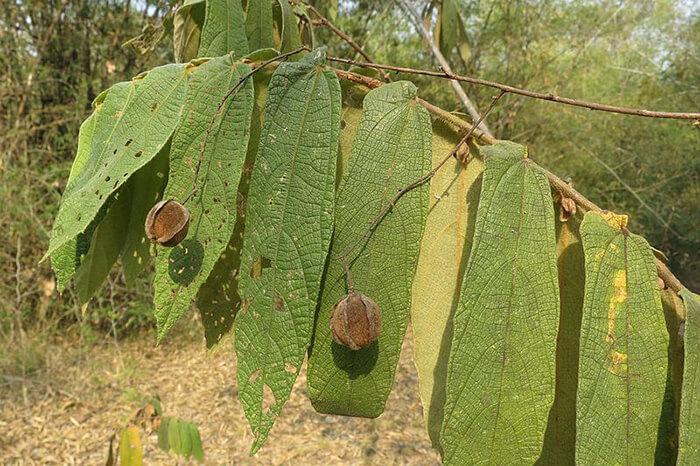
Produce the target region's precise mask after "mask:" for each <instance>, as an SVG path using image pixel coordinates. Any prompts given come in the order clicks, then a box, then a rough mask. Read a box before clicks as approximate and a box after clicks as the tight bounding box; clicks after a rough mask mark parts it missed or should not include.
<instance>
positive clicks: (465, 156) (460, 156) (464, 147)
mask: <svg viewBox="0 0 700 466" xmlns="http://www.w3.org/2000/svg"><path fill="white" fill-rule="evenodd" d="M455 158H456V159H457V160H459V161H460V162H462V163H467V161H468V160H469V144H467V143H466V142H465V143H463V144H460V145H459V147H457V150H456V151H455Z"/></svg>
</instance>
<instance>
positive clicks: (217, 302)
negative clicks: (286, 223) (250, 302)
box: [197, 70, 271, 348]
mask: <svg viewBox="0 0 700 466" xmlns="http://www.w3.org/2000/svg"><path fill="white" fill-rule="evenodd" d="M270 76H271V72H268V71H265V70H260V71H258V72H256V73H255V75H253V87H254V90H255V99H254V102H253V114H252V117H251V120H250V138H249V140H248V150H247V154H246V160H245V163H244V164H243V170H242V173H241V181H240V182H239V183H238V197H237V200H236V211H237V213H238V216H237V218H236V224H235V225H234V227H233V233H232V234H231V239H230V240H229V243H228V245H227V246H226V249H225V250H224V252H223V253H222V254H221V256H219V259H218V260H217V261H216V264H215V265H214V268H213V269H212V271H211V273H210V274H209V277H207V281H206V282H205V283H204V284H203V285H202V286H201V288H200V289H199V293H198V294H197V308H198V309H199V312H200V316H201V317H202V326H203V327H204V337H205V338H206V342H207V348H211V347H213V346H214V345H215V344H217V343H218V342H219V341H220V340H221V338H222V337H223V336H224V335H225V334H227V333H228V332H229V331H230V330H231V327H232V326H233V320H234V318H235V316H236V313H237V312H238V310H239V309H240V305H241V299H240V295H239V293H238V281H239V277H240V274H239V270H240V266H241V249H242V248H243V234H244V232H245V204H246V200H247V199H248V189H249V186H250V173H251V171H252V169H253V162H254V161H255V154H257V152H258V146H259V144H260V131H261V129H262V123H263V112H264V111H265V101H266V100H267V87H268V84H269V82H270Z"/></svg>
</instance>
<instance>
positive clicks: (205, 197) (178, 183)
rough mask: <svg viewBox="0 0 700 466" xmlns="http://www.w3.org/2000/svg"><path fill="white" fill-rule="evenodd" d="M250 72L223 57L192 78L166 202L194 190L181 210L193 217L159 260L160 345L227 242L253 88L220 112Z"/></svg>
mask: <svg viewBox="0 0 700 466" xmlns="http://www.w3.org/2000/svg"><path fill="white" fill-rule="evenodd" d="M249 71H250V67H249V66H248V65H245V64H242V63H233V62H232V61H231V57H230V56H228V55H227V56H224V57H220V58H215V59H213V60H211V61H208V62H207V63H205V64H203V65H201V66H200V67H199V68H198V69H197V70H196V71H194V72H193V74H192V77H191V79H190V85H189V88H188V91H187V97H186V102H185V109H184V112H183V116H182V120H181V123H180V125H179V126H178V129H177V130H176V131H175V134H174V135H173V140H172V146H171V151H170V174H169V176H168V185H167V187H166V189H165V193H164V195H163V197H164V198H165V199H181V200H182V199H185V198H186V197H187V196H188V195H189V194H190V193H191V192H192V189H193V188H196V191H195V193H194V195H192V196H191V198H190V199H189V201H188V202H187V205H186V207H187V208H188V209H189V212H190V227H189V231H188V234H187V237H186V238H185V239H184V240H183V241H182V242H181V243H180V244H179V245H178V246H176V247H175V248H172V249H162V250H160V251H159V254H158V260H157V261H156V278H155V296H154V302H155V315H156V323H157V325H158V339H159V340H160V339H162V338H163V337H164V336H165V334H166V333H167V332H168V331H169V330H170V329H171V328H172V326H173V325H174V324H175V322H177V320H178V319H179V318H180V317H181V316H182V315H183V314H184V313H185V311H186V310H187V309H188V308H189V306H190V303H191V302H192V300H193V299H194V297H195V296H196V294H197V291H198V289H199V287H200V286H201V285H202V283H204V281H205V280H206V279H207V277H208V276H209V273H210V272H211V270H212V268H213V267H214V263H215V262H216V260H217V259H218V258H219V256H220V255H221V253H222V252H223V251H224V249H225V248H226V244H227V243H228V241H229V239H230V238H231V234H232V232H233V228H234V223H235V221H236V192H237V189H238V181H239V179H240V176H241V168H242V166H243V161H244V160H245V154H246V148H247V145H248V137H249V134H250V131H249V129H250V117H251V112H252V107H253V85H252V82H251V81H250V80H246V82H245V83H244V84H243V85H241V86H240V87H239V88H238V89H237V90H236V91H235V92H234V93H233V94H232V95H231V96H230V98H229V99H228V100H227V101H226V103H225V104H224V105H223V106H222V107H221V108H220V110H217V108H218V106H219V104H220V103H221V102H222V99H223V98H224V96H225V95H226V94H227V92H228V91H229V89H231V88H233V87H234V86H235V85H236V84H238V82H239V81H240V79H241V78H242V77H243V75H245V74H246V73H247V72H249ZM205 138H206V141H205V143H204V144H203V140H204V139H205ZM195 177H196V178H197V179H196V182H195Z"/></svg>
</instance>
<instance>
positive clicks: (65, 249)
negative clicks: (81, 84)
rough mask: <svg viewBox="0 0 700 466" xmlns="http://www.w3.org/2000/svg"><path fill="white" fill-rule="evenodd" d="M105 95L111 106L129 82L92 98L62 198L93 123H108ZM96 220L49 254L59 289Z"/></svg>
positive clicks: (84, 160) (88, 144)
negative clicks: (104, 109)
mask: <svg viewBox="0 0 700 466" xmlns="http://www.w3.org/2000/svg"><path fill="white" fill-rule="evenodd" d="M108 95H110V96H111V97H110V100H109V102H108V107H112V106H113V105H114V102H120V101H126V99H127V97H128V95H129V85H128V83H118V84H115V85H114V86H112V87H111V88H110V89H108V90H107V91H104V92H102V93H101V94H100V95H99V96H98V97H97V98H96V99H95V101H94V102H93V108H94V110H93V113H92V114H91V115H90V116H89V117H88V118H87V119H86V120H85V121H84V122H83V124H82V125H81V126H80V133H79V134H78V150H77V152H76V155H75V159H74V160H73V165H72V167H71V171H70V175H69V176H68V182H67V183H66V190H65V192H64V193H63V197H64V198H65V197H66V196H68V195H69V194H70V193H71V191H73V190H74V189H75V188H76V179H77V178H78V175H79V174H81V173H82V172H83V169H84V168H85V166H86V165H87V164H88V161H89V160H90V157H91V156H92V154H93V135H94V133H95V127H96V126H97V125H98V124H99V125H100V126H103V125H105V124H107V123H106V122H107V121H109V118H111V116H110V115H105V113H104V112H102V111H101V109H102V107H103V104H104V101H105V99H106V98H107V96H108ZM98 217H99V216H98ZM99 220H100V218H95V219H94V220H93V221H92V223H91V224H90V225H89V226H88V228H87V229H86V230H85V231H84V232H82V233H80V234H79V235H77V236H76V237H75V238H72V239H71V240H69V241H68V242H67V243H66V244H64V245H63V246H61V247H60V248H58V249H57V250H56V251H55V252H54V253H53V254H52V255H51V267H52V268H53V270H54V273H55V274H56V282H57V285H58V290H59V291H63V289H64V288H65V287H66V286H67V285H68V283H69V282H70V280H71V278H73V275H74V274H75V272H76V270H77V269H78V267H80V263H81V261H82V259H83V256H84V255H85V254H87V252H88V249H89V247H90V239H91V238H92V233H93V231H94V230H95V227H96V226H97V224H98V223H99Z"/></svg>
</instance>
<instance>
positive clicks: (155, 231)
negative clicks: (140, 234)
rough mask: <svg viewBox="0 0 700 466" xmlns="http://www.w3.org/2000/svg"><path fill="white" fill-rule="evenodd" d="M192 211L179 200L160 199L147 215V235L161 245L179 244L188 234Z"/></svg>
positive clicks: (171, 245)
mask: <svg viewBox="0 0 700 466" xmlns="http://www.w3.org/2000/svg"><path fill="white" fill-rule="evenodd" d="M189 227H190V212H189V211H188V210H187V209H186V208H185V206H183V205H182V204H180V203H179V202H177V201H174V200H172V199H168V200H166V201H160V202H159V203H157V204H156V205H154V206H153V208H152V209H151V210H150V212H148V216H147V217H146V236H147V237H148V239H150V240H151V241H153V242H154V243H158V244H160V245H161V246H167V247H173V246H177V245H178V244H179V243H180V241H182V240H183V239H185V237H186V236H187V230H188V229H189Z"/></svg>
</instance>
